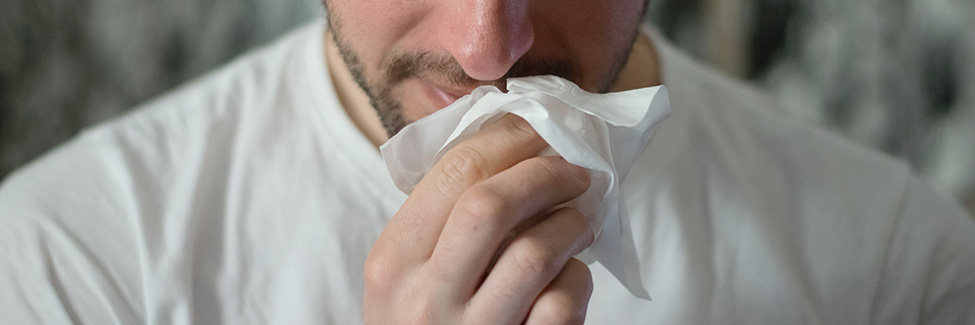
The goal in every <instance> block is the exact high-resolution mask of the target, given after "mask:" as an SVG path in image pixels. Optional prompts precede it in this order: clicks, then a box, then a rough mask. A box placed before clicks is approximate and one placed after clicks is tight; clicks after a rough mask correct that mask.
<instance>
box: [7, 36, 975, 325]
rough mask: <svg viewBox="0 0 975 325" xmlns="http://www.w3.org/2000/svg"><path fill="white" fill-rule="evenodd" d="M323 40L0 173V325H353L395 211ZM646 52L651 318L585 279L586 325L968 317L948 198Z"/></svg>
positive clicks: (963, 224) (974, 255) (964, 261)
mask: <svg viewBox="0 0 975 325" xmlns="http://www.w3.org/2000/svg"><path fill="white" fill-rule="evenodd" d="M323 28H324V27H323V23H322V22H321V21H317V22H315V23H313V24H311V25H309V26H307V27H305V28H302V29H300V30H298V31H296V32H294V33H292V34H290V35H289V36H286V37H285V38H284V39H282V40H281V41H279V42H277V43H275V44H272V45H270V46H269V47H267V48H264V49H261V50H258V51H256V52H254V53H252V54H250V55H247V56H245V57H243V58H241V59H239V60H237V61H235V62H233V63H231V64H229V65H228V66H226V67H224V68H222V69H220V70H218V71H216V72H214V73H212V74H210V75H208V76H206V77H204V78H202V79H200V80H198V81H195V82H192V83H190V84H188V85H186V86H184V87H182V88H180V89H177V90H175V91H173V92H172V93H170V94H168V95H165V96H163V97H161V98H160V99H158V100H155V101H153V102H150V103H148V104H146V105H145V106H144V107H141V108H139V109H138V110H136V111H135V112H134V113H131V114H129V115H127V116H124V117H121V118H119V119H117V120H114V121H111V122H108V123H105V124H102V125H100V126H97V127H94V128H92V129H89V130H87V131H85V132H84V133H83V134H81V135H80V136H78V137H77V138H76V139H74V140H72V141H70V142H69V143H66V144H64V145H62V146H61V147H59V148H58V149H56V150H54V151H53V152H51V153H49V154H47V155H45V156H44V157H42V158H40V159H38V160H37V161H35V162H33V163H31V164H30V165H28V166H26V167H24V168H22V169H20V170H18V171H17V172H15V173H13V174H12V175H11V176H10V177H9V178H8V179H6V181H5V182H4V183H3V185H2V187H0V254H2V257H0V322H2V323H11V324H32V323H68V322H80V323H91V324H108V323H122V324H132V323H142V322H145V323H162V324H168V323H191V322H192V323H202V324H214V323H229V324H243V323H274V324H304V323H308V324H312V323H314V324H319V323H334V324H352V323H359V322H361V320H362V318H361V317H362V316H361V312H362V306H361V304H362V287H363V280H362V265H363V262H364V260H365V257H366V255H367V254H368V252H369V250H370V248H371V247H372V244H373V242H374V241H375V240H376V238H377V237H378V235H379V233H380V231H381V230H382V228H383V226H384V225H385V223H386V222H387V221H388V220H389V218H390V217H391V216H392V215H393V214H394V213H395V212H396V210H397V209H398V207H399V206H400V205H401V204H402V202H403V200H404V199H405V196H404V195H403V194H402V193H400V192H398V191H397V190H396V188H395V187H394V186H393V184H392V183H391V181H390V179H389V176H388V174H387V172H386V170H385V167H384V164H383V161H382V159H381V157H380V155H379V153H378V151H377V150H376V148H375V147H373V146H372V145H371V144H370V142H369V141H367V140H366V138H365V137H364V136H363V135H362V134H361V133H360V132H359V131H358V130H357V129H356V127H355V126H354V125H353V124H352V123H351V121H350V120H349V118H348V116H347V115H346V114H345V112H344V111H343V109H342V108H341V106H340V104H339V102H338V100H337V99H336V95H335V93H334V92H333V87H332V85H331V81H330V80H329V77H328V73H327V69H326V66H325V62H324V60H323V53H322V41H323V38H324V36H323ZM651 34H652V32H651ZM654 38H655V44H656V46H657V49H658V51H659V52H660V53H659V54H660V60H661V65H662V69H663V80H664V83H665V84H666V85H667V86H668V88H669V91H670V97H671V102H672V105H673V113H672V116H671V117H670V118H669V119H668V120H667V121H665V122H664V123H663V124H662V125H661V127H660V128H659V129H658V130H657V133H656V134H655V135H654V137H653V138H652V140H651V143H650V144H649V145H648V147H647V148H646V150H645V151H644V153H643V155H642V156H641V158H640V159H639V160H638V161H637V163H636V165H635V166H634V168H633V170H632V171H631V172H630V175H629V176H628V178H627V179H626V180H625V182H624V184H623V189H624V191H625V196H626V200H627V203H628V207H629V209H630V217H631V218H632V220H631V224H632V226H633V231H634V237H635V241H636V244H637V253H638V255H639V258H640V261H641V270H642V271H643V272H644V274H643V278H644V283H645V284H646V285H647V287H648V290H649V292H650V294H651V296H653V297H654V301H652V302H650V301H643V300H639V299H637V298H634V297H633V296H631V295H630V294H629V293H628V292H627V291H626V289H624V288H623V287H622V285H620V284H619V283H618V282H617V281H616V280H615V279H614V278H613V277H612V276H611V275H609V273H608V272H606V271H605V270H604V269H602V268H601V267H599V266H598V265H594V266H593V273H594V275H593V276H594V282H595V286H596V287H595V292H594V293H593V297H592V300H591V303H590V308H589V314H588V317H589V321H590V322H591V323H594V324H624V323H651V322H662V323H665V324H674V323H691V324H694V323H745V324H752V323H774V324H777V323H842V324H846V323H882V324H883V323H914V322H918V321H933V322H938V323H940V322H942V321H954V322H958V321H961V322H965V321H967V322H975V320H973V316H972V315H973V313H975V308H973V307H972V306H973V302H975V223H973V222H972V220H970V219H969V218H967V217H966V215H965V213H964V212H963V211H962V210H961V209H960V208H959V207H958V206H957V205H956V204H954V203H952V202H951V201H949V200H946V199H944V198H942V197H940V196H938V195H936V194H935V193H934V192H933V191H932V190H931V189H929V188H928V187H927V186H925V185H924V184H922V182H920V181H918V180H917V179H916V177H915V176H913V175H912V174H911V173H910V172H909V170H908V168H907V167H906V166H905V165H904V164H903V163H900V162H895V161H893V160H891V159H889V158H887V157H884V156H883V155H880V154H877V153H873V152H870V151H867V150H863V149H860V148H856V147H854V146H852V145H850V144H847V143H846V142H844V141H842V140H840V139H838V138H836V137H834V136H831V135H828V134H826V133H824V132H822V131H818V130H815V129H813V128H811V127H808V126H806V125H803V124H801V123H799V122H795V121H792V120H789V119H788V118H786V117H783V116H780V115H781V114H780V113H778V112H777V111H779V109H778V108H777V107H778V105H779V104H778V103H777V102H775V101H774V100H772V99H770V98H769V97H768V96H766V95H763V94H761V93H759V92H758V91H756V90H754V89H752V88H750V87H748V86H745V85H742V84H741V83H737V82H734V81H731V80H728V79H726V78H724V77H722V76H720V75H717V74H716V73H714V72H711V71H709V70H707V69H705V68H703V67H700V66H699V65H697V64H695V63H693V62H692V61H691V60H690V59H688V58H687V57H686V56H684V55H683V54H680V53H678V52H677V51H675V50H674V49H673V48H672V47H671V46H670V45H668V44H667V43H666V42H665V41H664V40H663V39H662V38H661V37H658V36H654Z"/></svg>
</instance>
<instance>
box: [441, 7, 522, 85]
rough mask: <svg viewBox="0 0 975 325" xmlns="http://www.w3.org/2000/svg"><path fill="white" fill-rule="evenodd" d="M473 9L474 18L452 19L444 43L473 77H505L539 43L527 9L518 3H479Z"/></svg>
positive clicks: (485, 78)
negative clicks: (535, 41)
mask: <svg viewBox="0 0 975 325" xmlns="http://www.w3.org/2000/svg"><path fill="white" fill-rule="evenodd" d="M470 9H471V11H469V12H470V13H471V14H470V15H466V16H464V17H452V19H451V20H452V21H453V23H452V24H453V26H450V27H452V28H446V29H445V30H444V31H445V33H444V34H442V35H445V36H447V37H445V38H444V39H442V41H443V42H444V43H443V44H444V46H445V47H446V48H447V49H448V51H449V52H450V53H451V55H453V56H454V58H455V59H456V60H457V62H458V63H460V65H461V67H463V69H464V72H465V73H467V75H468V76H470V77H471V78H474V79H478V80H495V79H498V78H501V77H503V76H504V74H505V73H507V72H508V70H509V69H510V68H511V67H512V66H513V65H514V64H515V62H517V61H518V60H519V59H520V58H521V57H522V56H523V55H525V53H526V52H528V50H529V49H530V48H531V46H532V43H533V42H534V40H535V36H534V30H533V28H532V23H531V21H530V19H529V16H528V12H527V8H525V5H524V4H521V2H518V1H507V3H506V1H478V2H475V7H474V8H470Z"/></svg>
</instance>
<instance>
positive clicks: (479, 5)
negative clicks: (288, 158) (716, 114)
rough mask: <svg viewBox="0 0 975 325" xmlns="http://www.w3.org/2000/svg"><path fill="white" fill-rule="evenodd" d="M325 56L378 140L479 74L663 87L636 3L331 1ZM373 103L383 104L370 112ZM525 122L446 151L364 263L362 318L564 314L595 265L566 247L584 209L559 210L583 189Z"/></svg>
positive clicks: (580, 296)
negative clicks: (546, 153) (640, 31)
mask: <svg viewBox="0 0 975 325" xmlns="http://www.w3.org/2000/svg"><path fill="white" fill-rule="evenodd" d="M326 8H327V11H328V17H329V35H327V36H326V37H327V41H326V48H325V55H326V60H327V61H328V63H329V67H330V71H329V73H330V74H331V76H332V78H333V80H335V88H336V91H337V93H338V95H339V99H340V101H341V102H342V104H343V106H344V107H345V109H346V111H347V112H348V113H349V116H350V117H351V118H352V120H353V121H354V122H355V123H356V125H357V126H358V127H359V129H360V130H362V132H363V133H364V134H365V135H366V136H367V137H368V138H369V139H370V140H371V141H372V142H373V143H374V144H376V145H377V146H378V145H379V144H381V143H382V142H384V141H385V140H386V139H387V137H388V136H391V134H395V132H397V131H398V130H399V129H400V128H402V127H403V126H405V125H406V124H408V123H410V122H412V121H415V120H418V119H420V118H422V117H424V116H426V115H429V114H431V113H433V112H435V111H436V110H438V109H440V108H443V107H444V106H446V105H448V104H450V103H451V102H452V101H453V100H455V99H456V98H457V97H459V96H462V95H464V94H466V93H469V92H470V91H471V90H473V89H474V88H476V87H477V86H479V85H484V84H492V85H496V86H499V88H502V89H503V86H504V79H505V78H508V77H517V76H528V75H537V74H554V75H559V76H562V77H564V78H566V79H569V80H572V81H573V82H575V83H576V84H578V85H579V86H581V87H582V88H584V89H586V90H589V91H592V92H605V91H610V90H613V91H618V90H625V89H633V88H639V87H646V86H651V85H656V84H659V82H658V73H657V70H656V68H655V67H656V56H655V54H654V51H653V47H652V45H651V44H650V42H649V41H648V40H647V39H646V38H644V37H642V36H638V35H639V34H638V33H637V32H636V28H637V26H638V24H639V21H640V19H641V18H642V16H643V15H642V12H643V9H644V8H645V2H644V1H643V0H607V1H591V0H563V1H551V0H539V1H533V0H507V1H506V0H410V1H407V0H330V1H328V2H327V3H326ZM377 113H378V114H377ZM546 146H547V145H546V144H545V142H544V141H543V140H542V139H541V138H540V137H539V136H538V134H537V133H535V131H534V130H533V129H532V128H531V127H530V126H529V125H528V124H527V123H526V122H525V121H524V120H522V119H520V118H518V117H515V116H510V115H509V116H505V117H503V118H502V119H500V120H499V121H498V122H496V123H494V124H492V125H490V126H488V127H486V128H485V129H483V130H482V131H481V132H479V133H478V134H477V135H475V136H474V137H472V138H471V139H468V140H467V141H465V142H463V143H461V144H459V145H458V146H456V147H455V148H454V149H452V150H451V151H449V152H448V153H447V154H446V155H445V156H444V157H443V158H442V159H441V160H440V161H439V162H438V164H437V165H436V166H435V167H434V168H433V170H431V171H430V172H429V173H428V174H427V176H426V177H425V178H424V179H423V180H422V181H421V182H420V183H419V184H418V185H417V187H416V189H415V190H414V191H413V193H412V194H411V195H410V196H409V198H408V199H407V200H406V202H405V203H404V205H403V206H402V207H401V208H400V210H399V211H398V212H397V213H396V215H395V216H394V217H393V218H392V220H391V221H390V222H389V224H387V225H386V228H385V229H384V230H383V232H382V234H381V235H380V237H379V239H378V240H377V241H376V243H375V246H374V247H373V249H372V251H371V252H370V254H369V256H368V258H367V260H366V264H365V298H364V315H363V316H364V319H365V321H366V322H367V323H374V324H387V323H448V324H454V323H464V324H469V323H473V324H481V323H490V324H499V323H500V324H510V323H528V324H535V323H537V324H566V323H570V324H571V323H581V322H582V321H583V320H584V319H585V314H586V308H587V306H588V302H589V296H590V295H591V293H592V277H591V275H590V273H589V269H588V267H587V266H586V265H585V264H583V263H582V262H579V261H578V260H575V259H573V258H572V256H573V255H575V254H577V253H578V252H580V251H581V250H582V249H584V248H585V247H588V246H589V245H591V243H592V241H593V234H592V232H591V229H590V227H589V220H588V219H587V218H586V216H583V215H581V214H580V213H579V212H578V211H577V210H575V209H572V208H556V207H557V206H559V205H560V204H562V203H565V202H567V201H570V200H572V199H574V198H576V197H578V196H579V195H581V194H582V193H583V192H585V191H586V190H587V189H588V188H589V175H588V171H586V170H585V169H584V168H581V167H578V166H574V165H572V164H569V163H567V162H566V161H565V160H563V159H561V158H559V157H536V155H537V154H538V152H539V151H541V150H542V149H544V148H545V147H546Z"/></svg>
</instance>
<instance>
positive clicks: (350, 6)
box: [328, 0, 424, 75]
mask: <svg viewBox="0 0 975 325" xmlns="http://www.w3.org/2000/svg"><path fill="white" fill-rule="evenodd" d="M328 3H329V13H330V14H332V16H333V17H332V19H335V20H337V24H338V26H337V27H336V28H338V29H340V30H339V32H340V33H341V35H342V38H343V41H344V42H345V43H346V44H347V45H349V46H350V47H351V48H352V49H353V51H355V53H356V54H357V55H358V56H359V59H360V61H361V62H360V63H362V65H363V67H364V68H365V69H366V72H367V75H375V71H376V70H377V69H378V66H379V62H380V61H381V60H382V58H383V55H384V54H385V53H389V52H390V49H391V47H392V46H393V45H394V44H395V43H396V42H397V40H400V39H402V38H403V36H404V35H405V33H406V32H407V31H408V30H409V29H410V26H411V25H413V24H415V22H416V21H417V19H419V17H420V13H422V9H423V8H424V2H423V1H409V0H332V1H328Z"/></svg>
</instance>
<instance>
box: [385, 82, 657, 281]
mask: <svg viewBox="0 0 975 325" xmlns="http://www.w3.org/2000/svg"><path fill="white" fill-rule="evenodd" d="M505 113H511V114H514V115H518V116H520V117H522V118H523V119H525V120H526V121H528V123H529V124H531V126H532V127H533V128H534V129H535V131H537V132H538V134H539V135H541V137H542V138H543V139H544V140H545V141H546V142H547V143H548V144H549V146H550V148H549V149H546V150H544V151H543V152H542V155H560V156H562V157H563V158H565V160H566V161H568V162H570V163H572V164H575V165H578V166H582V167H585V168H588V169H589V170H590V179H591V180H592V183H591V185H590V188H589V190H588V191H586V192H585V193H584V194H583V195H582V196H580V197H578V198H577V199H576V200H575V202H574V203H575V207H576V208H577V209H578V210H579V211H580V212H582V213H583V214H584V215H586V216H589V217H590V218H592V220H593V221H594V222H593V223H592V225H593V231H594V233H595V234H596V240H595V242H594V243H593V245H592V246H590V247H589V248H588V249H586V250H585V251H583V252H582V253H580V254H579V255H577V256H576V257H577V258H579V259H580V260H582V261H584V262H586V263H592V262H593V261H594V260H595V261H599V263H600V264H602V265H603V266H604V267H606V269H607V270H609V271H610V272H611V273H612V274H613V275H614V276H615V277H616V278H617V279H618V280H619V281H620V282H621V283H622V284H623V285H624V286H626V288H627V289H629V290H630V292H631V293H632V294H633V295H634V296H636V297H640V298H644V299H648V300H649V299H650V296H649V295H648V294H647V291H646V289H645V288H644V287H643V284H642V282H641V280H640V273H639V263H638V261H637V260H636V250H635V247H634V244H633V236H632V233H631V232H630V224H629V218H628V214H627V211H626V205H625V204H624V202H623V196H622V193H621V191H620V186H619V185H620V183H622V180H623V178H624V177H626V173H627V172H628V171H629V170H630V167H632V165H633V163H634V160H636V158H637V156H638V155H639V154H640V153H641V152H642V151H643V148H644V147H645V146H646V144H647V141H649V140H650V135H651V134H652V133H653V129H654V127H655V126H656V125H657V124H658V123H660V122H661V121H663V120H664V119H665V118H666V117H667V116H668V115H669V114H670V101H669V99H668V96H667V90H666V88H664V87H663V86H657V87H649V88H642V89H636V90H630V91H624V92H617V93H608V94H593V93H589V92H586V91H584V90H582V89H580V88H579V87H578V86H576V85H575V84H573V83H572V82H570V81H568V80H565V79H561V78H558V77H554V76H542V77H527V78H513V79H509V80H508V92H507V93H503V92H501V91H500V90H498V89H497V88H496V87H494V86H482V87H479V88H477V89H475V90H474V91H473V92H472V93H471V94H470V95H466V96H464V97H461V98H460V99H458V100H457V101H456V102H454V103H453V104H451V105H450V106H448V107H446V108H444V109H441V110H440V111H437V112H436V113H434V114H431V115H430V116H427V117H425V118H423V119H421V120H419V121H416V122H414V123H412V124H410V125H408V126H407V127H405V128H403V130H401V131H400V132H399V134H397V135H396V136H394V137H393V138H392V139H390V140H389V141H388V142H386V143H385V144H383V145H382V147H381V148H380V150H381V151H382V155H383V158H384V159H385V160H386V166H387V167H388V168H389V172H390V175H391V176H392V178H393V181H394V182H395V184H396V186H397V187H398V188H399V189H400V190H401V191H403V192H404V193H406V194H409V193H410V192H412V191H413V188H414V187H415V186H416V184H417V183H419V182H420V180H421V179H422V178H423V176H424V175H426V173H427V172H428V171H429V170H430V169H431V168H433V166H434V164H436V163H437V161H438V160H440V157H442V156H443V155H444V154H445V153H446V152H447V151H448V150H450V149H451V148H453V147H454V146H455V145H457V144H458V143H460V142H462V141H464V140H466V139H467V138H469V137H471V136H472V135H474V133H476V132H477V131H478V130H480V129H481V127H482V126H486V125H487V124H490V122H493V121H494V120H496V119H497V118H500V117H501V116H502V115H504V114H505Z"/></svg>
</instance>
